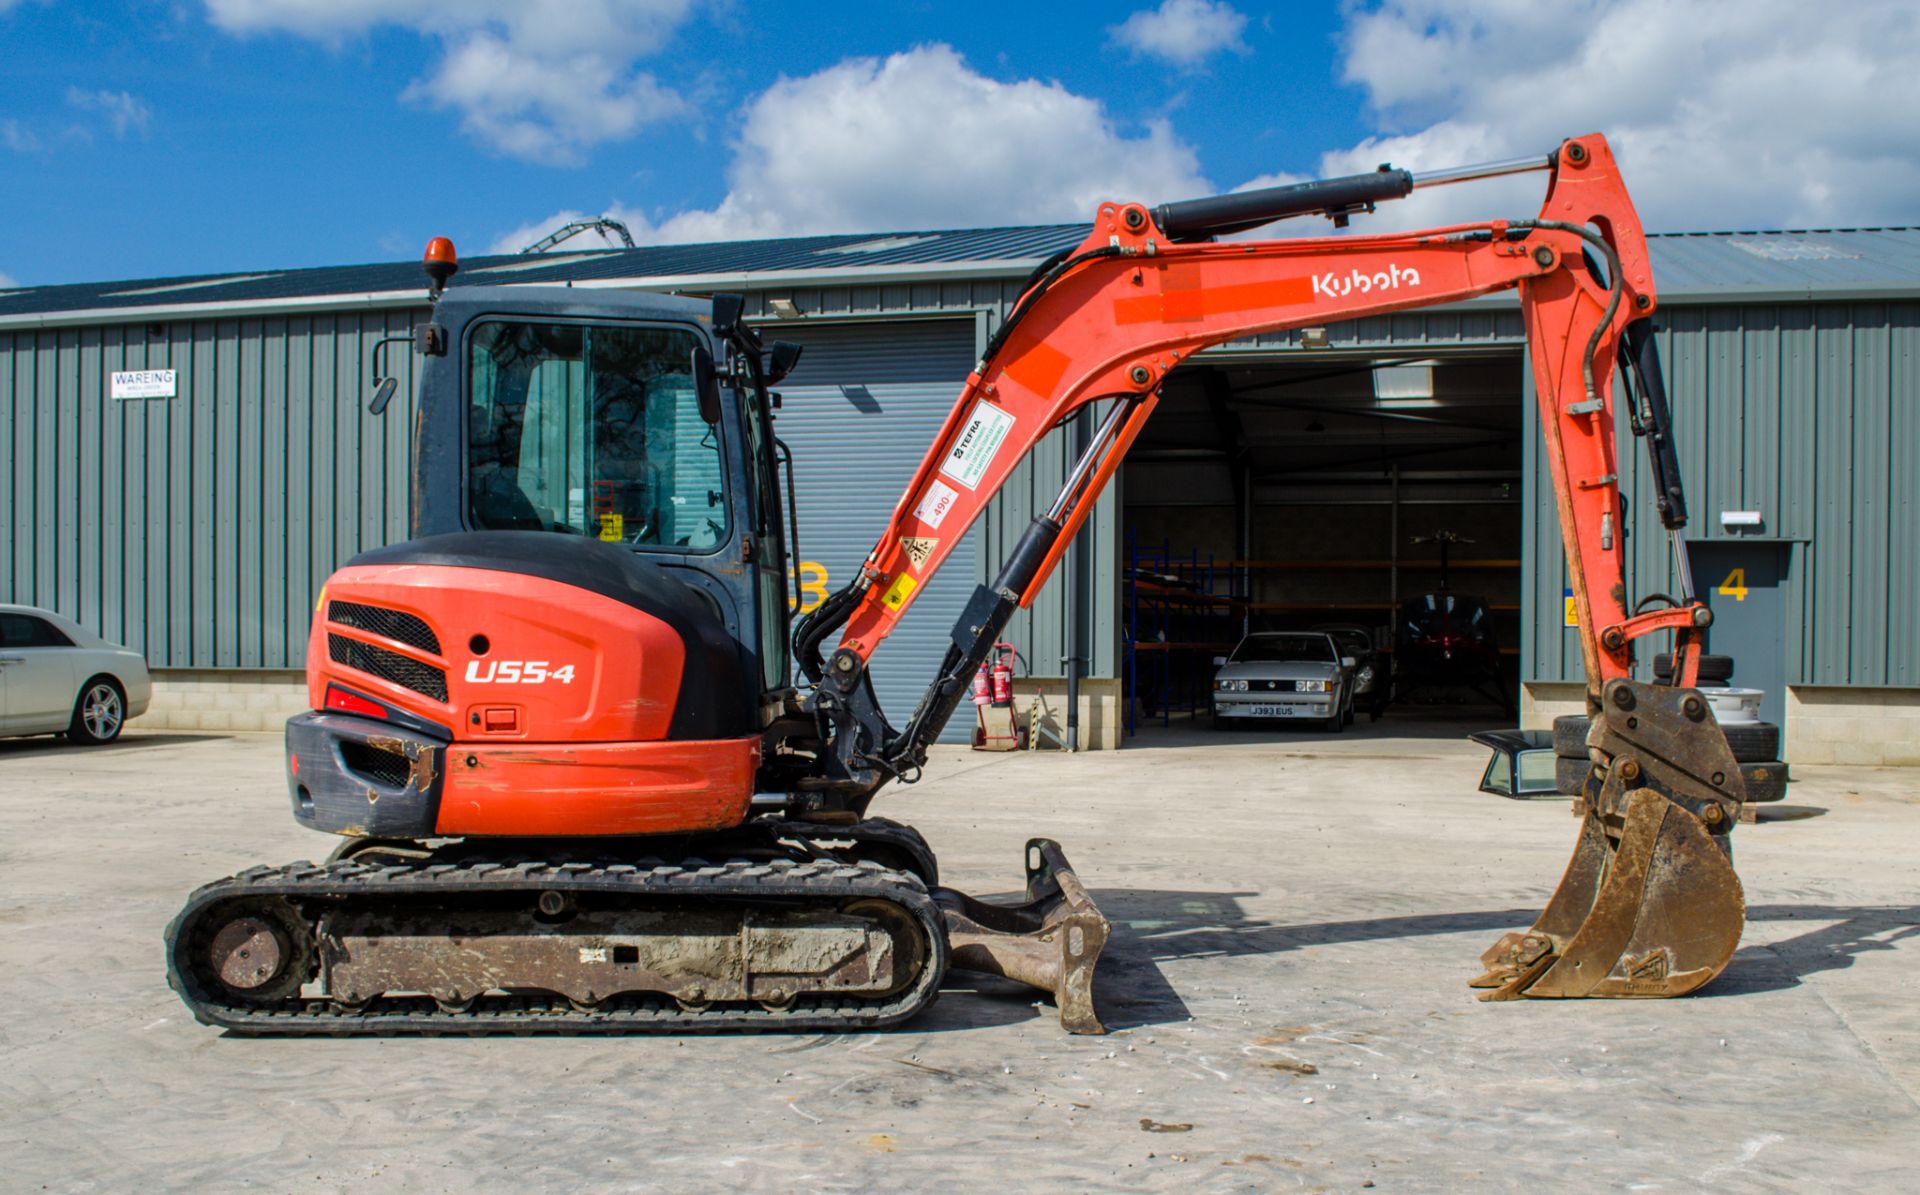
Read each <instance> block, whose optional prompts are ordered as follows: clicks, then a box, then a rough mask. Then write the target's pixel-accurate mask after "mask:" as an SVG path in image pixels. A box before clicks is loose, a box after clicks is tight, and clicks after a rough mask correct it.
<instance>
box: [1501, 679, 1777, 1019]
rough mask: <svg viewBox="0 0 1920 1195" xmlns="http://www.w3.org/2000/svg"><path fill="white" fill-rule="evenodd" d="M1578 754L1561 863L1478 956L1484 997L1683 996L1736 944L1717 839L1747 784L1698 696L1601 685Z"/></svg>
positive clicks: (1735, 814)
mask: <svg viewBox="0 0 1920 1195" xmlns="http://www.w3.org/2000/svg"><path fill="white" fill-rule="evenodd" d="M1587 746H1588V751H1589V754H1590V755H1591V756H1592V758H1593V761H1594V763H1593V767H1592V769H1591V770H1590V771H1589V773H1588V775H1587V783H1586V790H1585V792H1583V793H1582V794H1581V796H1580V797H1579V800H1581V801H1582V802H1583V803H1584V805H1585V812H1584V815H1583V816H1582V818H1581V822H1580V840H1579V842H1578V844H1577V845H1576V846H1575V847H1574V853H1573V860H1572V862H1570V863H1569V864H1568V865H1567V871H1566V874H1565V875H1564V876H1562V877H1561V879H1560V886H1559V887H1558V888H1557V889H1556V890H1555V891H1554V894H1553V899H1552V900H1551V901H1549V902H1548V903H1547V907H1546V909H1545V910H1544V911H1543V912H1542V913H1541V914H1540V916H1539V918H1538V919H1537V920H1536V921H1535V922H1534V924H1533V927H1532V928H1531V929H1529V930H1527V931H1526V932H1524V933H1510V934H1507V935H1506V936H1505V937H1503V938H1501V939H1500V940H1499V941H1498V942H1495V943H1494V944H1493V946H1492V948H1491V949H1489V950H1488V951H1487V952H1486V953H1485V954H1483V955H1481V956H1480V961H1481V963H1483V964H1484V965H1485V967H1486V972H1485V974H1483V975H1481V976H1480V977H1479V978H1477V979H1475V980H1473V981H1472V983H1471V986H1473V987H1476V988H1485V989H1489V990H1487V991H1486V992H1485V993H1484V994H1483V995H1482V996H1481V997H1480V998H1481V999H1482V1000H1516V999H1519V998H1521V997H1533V998H1565V997H1573V996H1618V997H1627V996H1635V997H1657V996H1684V995H1686V994H1687V993H1688V992H1691V991H1694V990H1695V989H1697V988H1699V987H1701V986H1703V985H1705V984H1706V983H1708V982H1710V981H1711V980H1712V979H1713V978H1714V977H1715V976H1716V975H1718V974H1720V972H1721V971H1722V970H1723V969H1724V968H1725V967H1726V965H1727V963H1728V962H1729V961H1730V960H1731V959H1732V958H1733V952H1734V950H1735V948H1736V947H1738V946H1739V944H1740V931H1741V929H1742V927H1743V926H1744V925H1745V924H1746V901H1745V897H1744V896H1743V894H1742V892H1741V890H1740V877H1739V876H1738V875H1736V874H1735V873H1734V870H1733V855H1732V843H1731V841H1730V839H1729V834H1730V833H1731V831H1732V829H1733V826H1734V825H1735V823H1736V822H1738V820H1739V814H1740V806H1741V804H1742V803H1743V802H1744V800H1745V797H1746V785H1745V781H1744V780H1743V779H1742V778H1741V774H1740V767H1739V765H1738V764H1736V763H1735V762H1734V759H1733V752H1732V750H1731V749H1730V748H1729V747H1728V746H1727V740H1726V736H1725V735H1724V734H1722V733H1721V731H1720V728H1719V726H1718V724H1717V723H1715V722H1714V720H1713V715H1712V713H1711V711H1710V710H1709V709H1708V706H1707V703H1706V701H1705V699H1703V698H1702V697H1701V696H1700V694H1699V693H1697V692H1695V691H1694V690H1692V689H1680V688H1674V687H1671V686H1664V685H1643V684H1639V683H1637V682H1635V681H1631V680H1615V681H1612V682H1610V683H1609V684H1608V685H1607V687H1606V689H1605V691H1604V693H1603V695H1602V708H1601V711H1600V713H1599V714H1597V715H1596V716H1595V717H1594V719H1593V729H1592V730H1591V732H1589V734H1588V738H1587Z"/></svg>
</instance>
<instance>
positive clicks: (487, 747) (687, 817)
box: [435, 738, 760, 837]
mask: <svg viewBox="0 0 1920 1195" xmlns="http://www.w3.org/2000/svg"><path fill="white" fill-rule="evenodd" d="M759 765H760V741H759V740H758V739H754V738H745V739H721V740H719V741H715V742H693V743H527V744H518V743H517V744H514V745H512V746H506V745H498V744H484V745H482V744H467V745H464V746H456V747H454V748H452V749H451V750H450V751H449V752H448V758H447V775H446V779H445V780H444V781H443V784H444V787H443V788H442V790H441V796H440V820H439V823H438V825H437V826H436V827H435V833H438V834H442V835H445V836H448V837H458V836H460V835H466V834H489V835H535V836H553V837H567V836H575V835H606V834H671V833H678V832H681V831H692V830H724V829H726V828H728V827H730V826H737V825H739V824H740V823H741V822H742V821H744V820H746V816H747V809H748V807H749V805H750V804H751V803H752V800H753V774H754V770H755V769H756V768H758V767H759Z"/></svg>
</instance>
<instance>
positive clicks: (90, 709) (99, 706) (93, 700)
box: [69, 680, 127, 744]
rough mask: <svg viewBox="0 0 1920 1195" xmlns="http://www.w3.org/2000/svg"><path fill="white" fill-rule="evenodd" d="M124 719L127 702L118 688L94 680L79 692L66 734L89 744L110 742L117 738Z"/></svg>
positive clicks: (106, 682)
mask: <svg viewBox="0 0 1920 1195" xmlns="http://www.w3.org/2000/svg"><path fill="white" fill-rule="evenodd" d="M126 719H127V707H126V701H125V699H124V698H122V697H121V696H120V689H119V687H118V686H116V685H114V684H113V683H112V682H110V681H104V680H102V681H95V682H94V683H92V684H91V685H88V686H87V689H86V691H85V692H84V693H82V694H81V695H80V703H79V708H78V709H76V710H75V711H74V719H73V726H72V727H70V728H69V730H70V732H71V733H70V735H69V737H71V738H73V739H76V740H78V741H80V742H83V743H88V744H97V743H111V742H112V741H113V740H115V739H117V738H119V737H120V727H121V726H122V724H124V723H125V722H126Z"/></svg>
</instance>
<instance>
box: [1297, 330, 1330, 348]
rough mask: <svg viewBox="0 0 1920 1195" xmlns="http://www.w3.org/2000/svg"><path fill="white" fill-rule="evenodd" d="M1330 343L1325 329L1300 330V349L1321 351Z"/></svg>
mask: <svg viewBox="0 0 1920 1195" xmlns="http://www.w3.org/2000/svg"><path fill="white" fill-rule="evenodd" d="M1332 343H1333V340H1332V338H1331V337H1329V336H1328V335H1327V330H1326V329H1325V328H1302V329H1300V347H1301V348H1303V349H1323V348H1326V347H1327V346H1328V345H1330V344H1332Z"/></svg>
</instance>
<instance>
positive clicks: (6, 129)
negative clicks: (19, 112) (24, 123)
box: [0, 117, 40, 154]
mask: <svg viewBox="0 0 1920 1195" xmlns="http://www.w3.org/2000/svg"><path fill="white" fill-rule="evenodd" d="M0 145H4V146H6V147H7V148H8V149H10V150H12V151H13V152H15V153H20V154H30V153H32V152H33V151H34V150H36V149H39V148H40V138H38V137H36V136H34V135H33V130H31V129H27V128H22V127H21V125H20V122H19V121H17V120H14V119H13V118H12V117H8V118H7V119H5V120H0Z"/></svg>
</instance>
